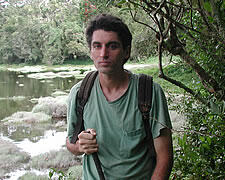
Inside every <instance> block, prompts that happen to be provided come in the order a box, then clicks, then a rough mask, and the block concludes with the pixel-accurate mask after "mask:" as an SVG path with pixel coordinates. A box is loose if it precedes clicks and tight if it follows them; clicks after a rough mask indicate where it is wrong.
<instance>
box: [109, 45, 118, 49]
mask: <svg viewBox="0 0 225 180" xmlns="http://www.w3.org/2000/svg"><path fill="white" fill-rule="evenodd" d="M109 48H110V49H112V50H115V49H117V48H119V45H118V44H110V45H109Z"/></svg>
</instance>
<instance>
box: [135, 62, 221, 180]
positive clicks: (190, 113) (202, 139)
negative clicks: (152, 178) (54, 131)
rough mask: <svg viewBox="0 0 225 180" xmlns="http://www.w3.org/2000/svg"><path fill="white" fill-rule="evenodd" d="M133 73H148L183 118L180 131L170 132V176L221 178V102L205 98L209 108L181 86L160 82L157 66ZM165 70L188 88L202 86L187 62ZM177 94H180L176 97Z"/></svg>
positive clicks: (173, 177)
mask: <svg viewBox="0 0 225 180" xmlns="http://www.w3.org/2000/svg"><path fill="white" fill-rule="evenodd" d="M136 72H138V73H146V74H150V75H152V76H153V78H154V81H155V82H158V83H160V84H161V85H162V87H163V89H164V90H165V92H166V93H168V94H169V95H170V96H169V97H168V103H169V107H170V109H173V110H176V111H177V112H178V113H180V114H181V115H182V116H184V117H185V119H186V120H187V122H186V125H185V127H184V130H182V129H181V130H180V131H175V132H174V135H173V136H174V168H173V172H172V175H171V179H199V178H200V179H224V178H225V175H224V165H225V159H224V146H225V140H224V136H225V133H224V129H225V124H224V113H225V104H224V103H221V102H218V101H216V100H215V99H213V98H212V97H208V98H209V99H210V100H211V103H210V104H211V105H210V107H208V106H207V105H205V104H202V103H199V102H198V101H197V100H196V99H195V98H193V97H191V96H190V95H189V94H187V93H184V91H183V90H182V89H181V88H180V89H178V88H177V87H176V86H171V84H170V83H169V82H166V81H162V80H161V79H160V78H159V77H158V76H157V74H158V72H159V70H158V69H157V68H151V69H145V70H143V69H140V70H137V71H136ZM165 73H166V74H167V75H168V76H170V77H172V78H174V79H177V80H179V81H182V82H184V83H185V84H188V86H189V87H193V88H194V87H195V88H198V89H200V88H203V86H202V85H201V83H200V82H199V83H198V84H197V80H198V77H197V76H196V75H195V73H194V72H193V70H192V69H191V68H190V67H188V66H187V65H186V66H184V65H180V64H176V65H174V64H173V65H169V66H166V67H165ZM190 77H192V78H191V79H190ZM177 93H178V94H181V95H182V94H184V95H182V96H176V94H177ZM205 95H206V96H207V95H208V94H207V93H206V94H205ZM177 97H178V98H177Z"/></svg>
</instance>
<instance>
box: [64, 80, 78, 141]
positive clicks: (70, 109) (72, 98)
mask: <svg viewBox="0 0 225 180" xmlns="http://www.w3.org/2000/svg"><path fill="white" fill-rule="evenodd" d="M80 85H81V82H79V83H77V84H76V85H74V86H73V87H72V89H71V90H70V93H69V97H68V102H67V137H68V138H69V141H71V138H72V136H73V132H74V126H75V125H76V123H77V115H76V110H75V109H76V96H77V92H78V90H79V88H80Z"/></svg>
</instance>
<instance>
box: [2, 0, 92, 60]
mask: <svg viewBox="0 0 225 180" xmlns="http://www.w3.org/2000/svg"><path fill="white" fill-rule="evenodd" d="M0 7H1V8H2V10H1V11H0V16H1V17H2V19H1V21H0V24H1V25H0V27H1V28H0V33H1V37H0V57H1V58H0V63H21V62H26V63H32V64H36V63H47V64H62V63H63V62H64V61H66V60H69V59H77V58H79V57H83V56H87V53H88V51H87V49H86V48H85V40H84V37H83V23H82V21H81V20H80V15H79V3H78V2H75V1H69V2H68V1H63V0H58V1H49V2H47V3H45V2H43V1H41V0H35V1H29V2H26V3H23V4H21V5H20V6H18V3H17V2H16V1H15V2H14V1H10V3H9V4H8V5H7V6H3V5H2V4H0ZM37 7H38V8H37ZM71 15H72V16H71Z"/></svg>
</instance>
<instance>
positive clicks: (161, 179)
mask: <svg viewBox="0 0 225 180" xmlns="http://www.w3.org/2000/svg"><path fill="white" fill-rule="evenodd" d="M156 161H157V162H156V167H155V170H154V172H153V175H152V178H151V179H152V180H167V179H169V176H170V173H171V170H172V167H173V155H170V156H168V157H164V158H163V159H162V157H161V159H159V158H157V160H156Z"/></svg>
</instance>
